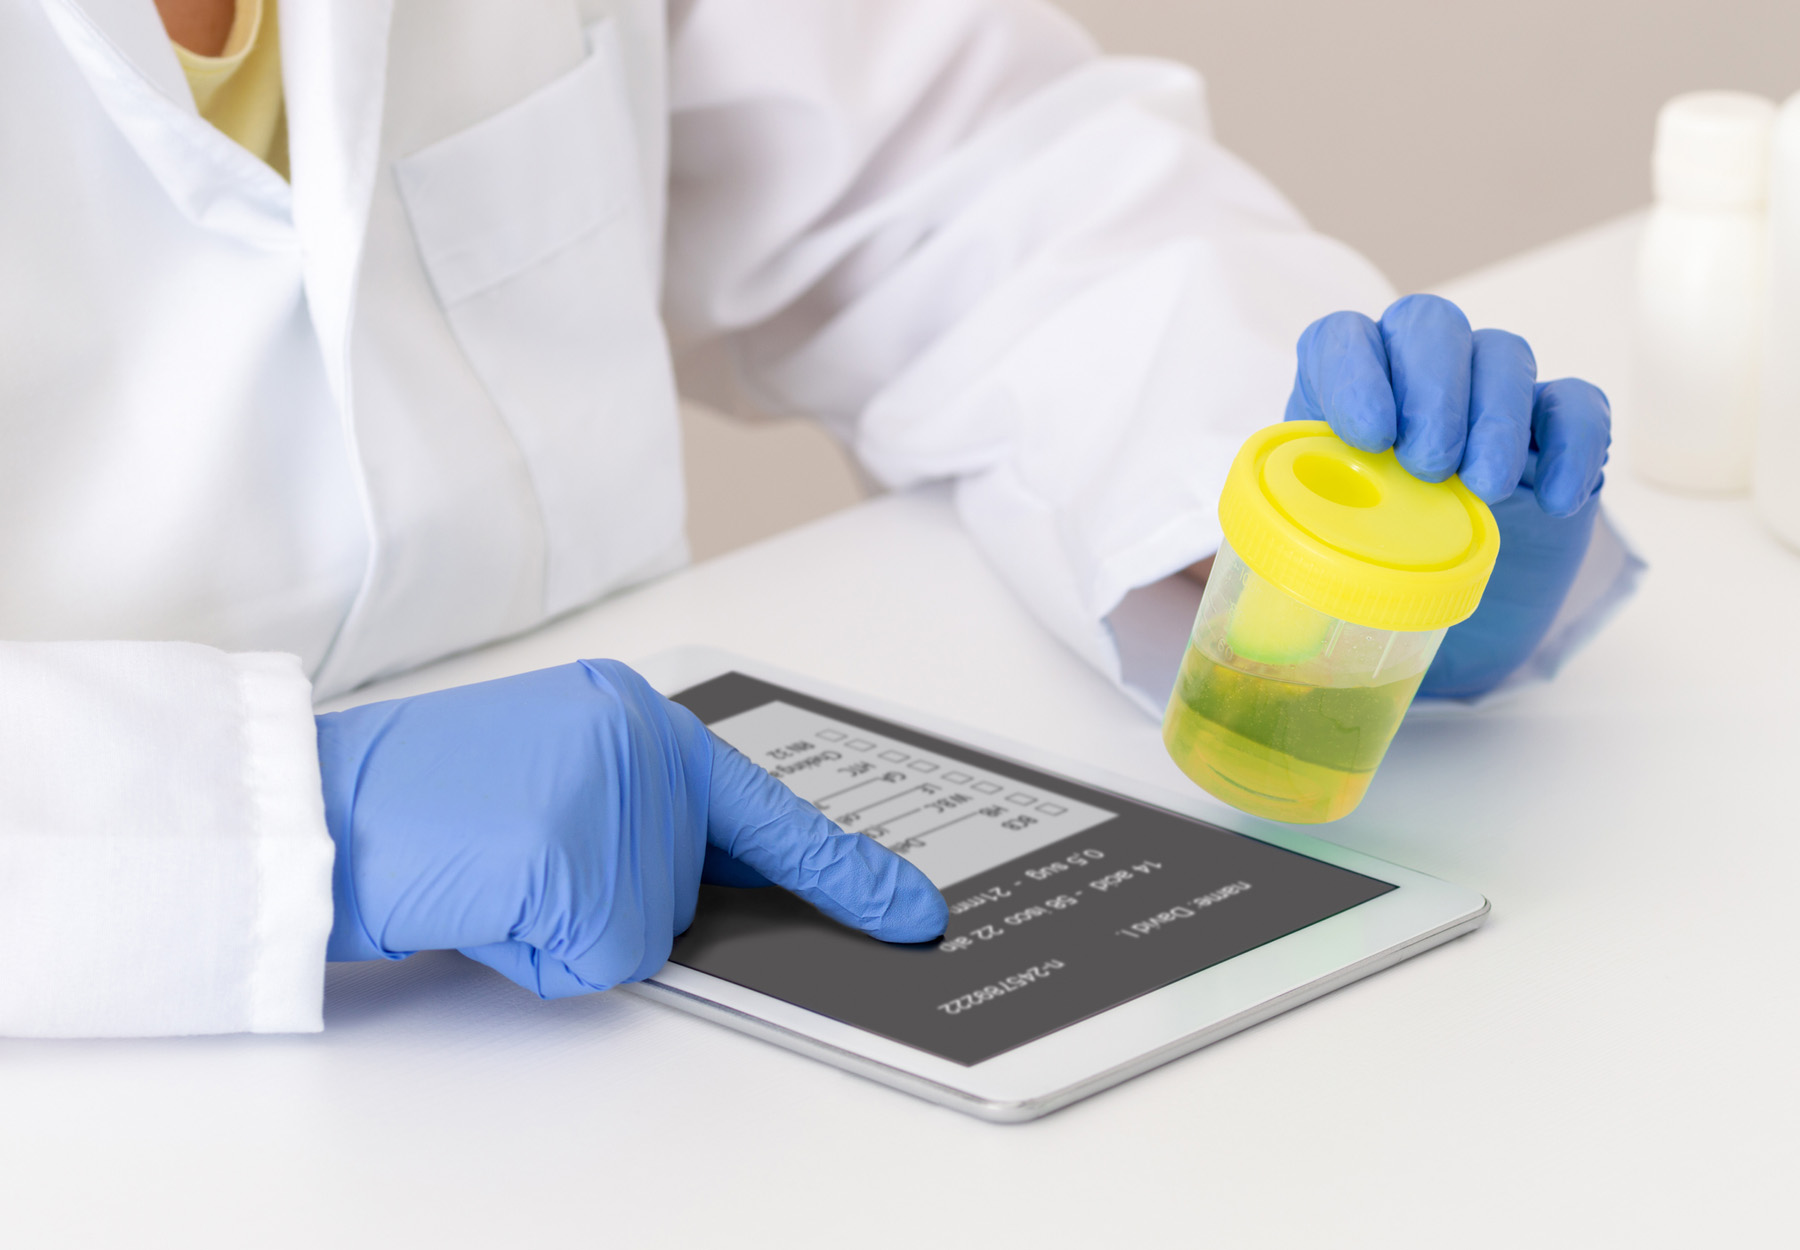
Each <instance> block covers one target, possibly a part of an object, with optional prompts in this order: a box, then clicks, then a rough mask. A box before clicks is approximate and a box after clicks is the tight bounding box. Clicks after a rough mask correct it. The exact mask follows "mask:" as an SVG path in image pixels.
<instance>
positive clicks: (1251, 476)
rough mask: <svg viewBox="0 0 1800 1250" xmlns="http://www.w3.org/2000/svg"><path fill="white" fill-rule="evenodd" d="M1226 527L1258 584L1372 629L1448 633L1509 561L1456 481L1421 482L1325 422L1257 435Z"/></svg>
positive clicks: (1236, 472)
mask: <svg viewBox="0 0 1800 1250" xmlns="http://www.w3.org/2000/svg"><path fill="white" fill-rule="evenodd" d="M1219 524H1220V525H1221V526H1222V527H1223V529H1224V531H1225V539H1226V541H1227V542H1229V543H1230V544H1231V547H1232V550H1234V551H1236V552H1237V554H1238V556H1239V557H1240V558H1241V559H1242V560H1243V561H1244V563H1245V564H1247V565H1249V566H1250V568H1251V569H1253V570H1254V571H1255V572H1256V573H1257V575H1258V576H1260V577H1262V578H1264V579H1265V580H1267V581H1269V582H1272V583H1273V584H1274V585H1276V586H1279V587H1280V588H1281V589H1282V590H1284V591H1286V592H1287V593H1288V594H1290V595H1292V596H1293V597H1294V598H1295V599H1298V600H1299V601H1300V602H1301V603H1304V604H1306V605H1307V606H1308V607H1310V608H1313V609H1315V610H1316V611H1319V612H1323V613H1325V614H1327V615H1328V616H1335V617H1337V618H1338V619H1340V620H1345V621H1349V622H1350V623H1351V624H1353V625H1362V626H1366V627H1368V628H1370V629H1397V630H1427V629H1442V628H1444V627H1445V626H1449V625H1454V624H1456V623H1457V622H1458V621H1461V620H1465V619H1467V618H1468V616H1469V615H1470V614H1471V613H1473V612H1474V611H1475V606H1476V605H1477V604H1478V603H1480V602H1481V592H1482V591H1483V590H1485V589H1486V588H1487V582H1488V575H1489V574H1491V573H1492V572H1493V571H1494V560H1495V558H1496V557H1497V556H1498V555H1499V554H1500V529H1499V527H1498V526H1497V525H1495V523H1494V514H1493V513H1492V512H1490V511H1488V506H1487V505H1486V504H1484V503H1482V502H1481V500H1479V499H1477V498H1476V497H1475V496H1474V495H1473V494H1472V493H1470V491H1469V488H1468V487H1466V486H1464V485H1463V484H1462V482H1461V481H1460V480H1458V479H1457V478H1454V477H1452V478H1450V479H1449V480H1448V481H1444V482H1422V481H1420V480H1419V479H1418V478H1416V477H1414V476H1413V475H1412V474H1410V473H1408V472H1407V471H1406V470H1405V469H1403V468H1401V467H1400V461H1399V460H1398V459H1396V458H1395V456H1394V453H1393V451H1392V450H1391V449H1390V450H1388V451H1384V452H1381V453H1380V454H1374V453H1371V452H1366V451H1358V450H1357V449H1356V448H1354V447H1351V446H1350V445H1349V444H1347V443H1345V442H1343V441H1342V440H1341V439H1339V438H1338V437H1337V435H1335V434H1333V433H1332V432H1331V427H1330V426H1329V425H1327V424H1326V423H1325V422H1323V421H1287V422H1283V423H1282V424H1280V425H1272V426H1270V427H1269V428H1268V429H1266V430H1259V431H1257V432H1256V433H1255V434H1252V435H1251V436H1250V438H1249V441H1247V442H1246V443H1245V444H1244V446H1243V448H1242V449H1241V450H1240V451H1239V452H1238V454H1237V459H1236V460H1234V461H1233V462H1232V465H1231V472H1230V473H1229V474H1227V475H1226V478H1225V490H1224V493H1223V494H1222V495H1221V496H1220V498H1219Z"/></svg>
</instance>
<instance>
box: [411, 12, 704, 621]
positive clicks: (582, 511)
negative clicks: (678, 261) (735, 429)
mask: <svg viewBox="0 0 1800 1250" xmlns="http://www.w3.org/2000/svg"><path fill="white" fill-rule="evenodd" d="M588 40H589V54H588V56H587V58H586V59H585V60H584V61H583V62H582V63H581V65H579V66H578V67H577V68H576V69H574V70H572V71H570V72H569V73H568V74H566V75H564V76H563V77H561V78H559V79H557V80H555V81H553V82H551V83H550V84H549V85H548V86H545V87H543V88H541V89H540V90H538V91H537V92H535V93H534V94H532V95H531V96H528V97H527V98H526V99H524V100H522V101H520V102H519V103H517V104H514V105H512V106H511V107H509V108H507V109H505V110H503V111H501V112H500V113H497V114H495V115H494V116H492V117H488V118H486V119H484V120H482V121H480V122H478V123H476V124H475V125H474V126H471V127H469V128H468V129H466V130H463V131H460V132H458V133H456V134H454V135H451V136H450V137H449V138H447V139H444V140H441V141H439V142H437V143H434V144H432V145H431V146H430V147H427V148H424V149H422V150H421V151H418V152H415V153H413V154H412V155H410V156H407V157H404V158H402V159H400V160H399V161H398V162H396V165H395V176H396V180H397V182H398V185H399V189H400V195H401V198H402V200H403V201H404V203H405V205H406V211H407V216H408V218H409V219H410V221H411V223H412V230H413V236H414V238H415V239H416V240H417V243H418V247H419V253H420V256H421V257H422V259H423V261H424V265H425V269H426V272H427V273H428V274H429V275H430V279H431V283H432V286H433V288H434V289H435V291H436V293H437V297H438V300H439V302H440V303H441V304H442V306H443V309H444V313H445V316H446V317H447V319H448V320H449V322H450V326H451V329H452V330H453V331H454V333H455V334H456V337H457V340H458V342H459V343H460V345H461V347H462V350H463V352H464V354H465V355H466V356H467V357H468V359H469V361H470V364H471V365H472V366H473V368H474V370H475V372H476V374H477V375H478V376H479V377H480V379H481V381H482V383H483V385H484V386H485V387H486V388H487V390H488V393H489V394H490V396H491V397H492V398H493V400H494V403H495V405H496V406H497V407H498V408H499V409H500V411H501V413H502V415H503V416H504V418H505V420H506V422H507V425H508V427H509V429H510V430H511V432H512V435H513V438H514V439H515V440H516V441H517V443H518V445H519V448H520V450H521V452H522V454H523V456H524V458H525V462H526V464H527V466H528V467H529V470H530V473H531V476H532V483H533V486H534V487H535V489H536V491H537V496H538V503H539V507H540V509H541V511H542V514H543V519H544V526H545V532H546V540H547V547H548V554H547V561H546V568H545V577H544V587H545V590H544V598H545V604H544V610H545V612H546V614H554V613H557V612H560V611H563V610H565V609H567V608H570V607H573V606H576V605H577V604H581V603H584V602H587V601H589V600H591V599H593V598H595V597H597V596H598V595H600V594H602V593H604V592H605V591H606V590H608V589H610V588H612V587H614V586H617V585H620V584H621V583H623V582H625V581H628V580H630V579H632V578H633V577H634V576H643V575H647V574H648V573H651V572H654V571H657V569H658V568H659V567H661V566H663V565H666V564H667V563H668V562H670V560H671V559H673V558H678V554H679V551H680V544H681V532H682V517H683V499H682V486H681V463H680V456H681V450H680V433H679V426H678V423H677V418H676V400H675V386H674V378H673V373H672V371H671V368H670V364H669V353H668V346H667V342H666V340H665V338H664V336H663V331H662V323H661V320H660V318H659V315H658V300H657V271H658V257H657V255H656V251H655V243H654V240H655V239H656V237H657V233H656V231H655V229H654V228H653V226H652V223H650V222H649V221H648V220H647V210H646V207H645V198H646V197H645V188H644V186H643V184H642V181H641V177H642V176H641V174H640V169H641V166H640V162H639V159H638V155H639V154H638V150H637V143H636V139H635V138H634V134H633V130H632V126H631V115H630V111H629V104H628V102H627V95H626V89H625V77H624V64H623V59H622V56H621V54H620V46H619V40H618V34H617V30H616V27H615V26H614V24H613V23H611V22H607V23H602V24H600V25H597V26H595V27H592V28H590V29H589V32H588Z"/></svg>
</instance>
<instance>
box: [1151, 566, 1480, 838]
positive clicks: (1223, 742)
mask: <svg viewBox="0 0 1800 1250" xmlns="http://www.w3.org/2000/svg"><path fill="white" fill-rule="evenodd" d="M1445 632H1446V631H1445V630H1443V629H1429V630H1420V631H1416V632H1414V631H1402V630H1395V629H1370V628H1368V627H1367V626H1363V625H1352V624H1350V623H1349V622H1348V621H1344V620H1340V619H1338V618H1337V617H1335V616H1327V615H1326V614H1325V613H1323V612H1319V611H1317V610H1315V609H1313V608H1310V607H1308V606H1306V605H1305V604H1304V603H1301V602H1300V601H1299V600H1297V599H1294V598H1292V597H1291V596H1289V595H1287V594H1286V593H1284V592H1283V591H1282V590H1281V589H1279V588H1278V587H1276V586H1275V585H1273V584H1272V583H1270V582H1268V581H1266V580H1264V579H1263V578H1261V577H1259V576H1257V575H1256V573H1254V572H1253V571H1252V570H1251V569H1250V568H1249V566H1248V565H1246V564H1245V563H1244V562H1243V561H1242V560H1240V559H1238V557H1237V553H1236V552H1234V551H1232V549H1231V546H1230V544H1229V543H1227V544H1225V545H1224V546H1222V547H1220V548H1219V554H1218V556H1217V558H1216V559H1215V560H1214V561H1213V568H1212V575H1211V576H1210V577H1208V578H1207V582H1206V593H1205V595H1204V596H1203V597H1202V598H1201V600H1200V612H1199V615H1198V616H1196V617H1195V619H1194V632H1193V634H1192V635H1191V636H1190V637H1189V639H1188V647H1187V654H1186V655H1185V656H1184V657H1183V658H1182V662H1181V676H1180V677H1179V678H1177V679H1176V682H1175V690H1174V693H1173V694H1172V695H1171V696H1170V698H1169V708H1168V712H1167V714H1166V715H1165V716H1164V717H1163V743H1164V745H1165V746H1167V747H1168V749H1169V755H1170V757H1171V758H1173V759H1174V761H1175V763H1176V764H1177V765H1179V766H1180V768H1181V771H1182V772H1184V773H1186V774H1187V775H1188V776H1189V777H1191V778H1192V779H1193V780H1194V781H1195V782H1196V783H1197V784H1198V785H1199V786H1200V787H1201V789H1203V790H1205V791H1206V792H1207V793H1209V794H1211V795H1213V796H1214V797H1216V798H1220V799H1223V800H1224V801H1225V802H1227V803H1230V804H1231V805H1232V806H1233V807H1236V808H1239V809H1241V810H1243V811H1246V812H1250V813H1251V814H1253V815H1257V816H1267V817H1269V818H1271V819H1274V820H1285V821H1292V822H1294V823H1296V824H1317V823H1319V822H1321V821H1327V820H1336V819H1338V817H1340V816H1343V815H1346V814H1347V813H1349V812H1350V811H1352V810H1353V809H1354V808H1355V807H1356V805H1357V804H1358V803H1360V802H1362V797H1363V794H1364V793H1365V792H1366V791H1367V790H1368V788H1369V782H1370V781H1371V780H1373V779H1374V776H1375V769H1376V768H1377V767H1378V766H1379V765H1380V764H1381V758H1382V756H1384V755H1385V754H1387V749H1388V743H1389V742H1391V741H1393V737H1394V731H1395V730H1396V729H1398V728H1399V727H1400V719H1401V717H1403V716H1405V715H1406V709H1407V708H1408V706H1410V705H1411V703H1412V699H1413V694H1414V693H1415V692H1416V691H1417V690H1418V689H1419V682H1420V680H1421V679H1423V678H1424V676H1425V670H1426V669H1427V668H1429V667H1430V666H1431V660H1432V657H1433V656H1435V655H1436V654H1437V649H1438V644H1439V643H1441V642H1442V641H1443V640H1444V634H1445Z"/></svg>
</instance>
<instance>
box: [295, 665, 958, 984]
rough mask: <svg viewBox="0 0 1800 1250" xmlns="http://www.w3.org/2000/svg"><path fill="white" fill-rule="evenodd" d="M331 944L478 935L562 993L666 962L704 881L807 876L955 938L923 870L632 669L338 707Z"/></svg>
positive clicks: (499, 955) (832, 896)
mask: <svg viewBox="0 0 1800 1250" xmlns="http://www.w3.org/2000/svg"><path fill="white" fill-rule="evenodd" d="M318 730H319V763H320V767H321V770H322V772H323V776H324V788H325V817H326V823H327V825H329V827H330V829H331V836H332V838H333V840H334V841H335V842H336V843H337V864H336V868H335V870H334V875H333V882H332V895H333V899H334V902H335V904H336V910H337V914H336V919H335V921H334V923H333V925H332V930H331V941H330V945H329V948H328V950H327V956H328V957H329V958H331V959H376V958H384V957H385V958H388V959H399V958H402V957H404V956H405V955H408V954H410V953H412V952H413V951H419V950H447V949H455V950H460V951H461V952H462V953H463V954H465V955H467V956H468V957H469V958H471V959H475V960H479V961H480V962H482V963H484V964H487V965H488V966H489V967H492V968H495V969H498V970H499V971H500V972H503V973H505V974H506V975H507V976H509V977H511V978H512V979H513V980H514V981H517V982H518V983H519V984H520V985H523V986H525V987H526V988H527V989H529V990H533V991H535V992H536V993H538V994H539V995H541V996H542V997H545V998H561V997H564V996H567V995H571V994H583V993H587V992H589V991H591V990H603V989H606V988H608V987H609V986H613V985H617V984H619V983H620V982H622V981H635V980H640V979H642V978H644V977H647V976H649V975H650V974H651V973H653V972H655V971H656V970H657V969H658V968H660V967H661V966H662V965H663V963H664V961H665V960H666V959H667V958H668V956H669V948H670V945H671V943H672V941H673V939H674V937H675V935H676V934H678V933H680V932H681V931H682V930H684V929H686V928H687V927H688V925H689V924H691V923H692V922H693V919H694V905H695V900H696V897H697V894H698V891H699V887H700V883H701V881H702V880H705V881H707V882H711V883H714V884H719V885H766V884H769V883H770V882H773V883H775V884H777V885H781V886H785V887H786V888H788V889H789V890H792V891H793V892H794V893H795V894H798V895H799V896H800V897H801V898H803V899H805V900H806V901H807V902H809V903H811V904H812V905H813V906H815V907H817V908H818V909H819V910H820V911H822V912H824V913H825V914H826V915H827V916H830V917H831V918H832V919H833V920H836V921H839V922H840V923H842V924H846V925H850V926H852V927H855V928H859V929H863V930H866V931H867V932H869V933H871V934H873V935H874V936H875V937H878V938H882V939H884V940H886V941H892V942H920V941H925V940H928V939H930V938H935V937H937V936H938V935H939V934H941V933H942V932H943V931H944V924H945V921H946V919H947V916H948V913H947V909H946V908H945V905H944V898H943V896H942V895H941V894H939V893H938V891H937V889H936V888H935V887H934V886H933V885H932V884H931V882H930V881H929V880H928V879H927V878H926V876H925V874H924V873H922V872H920V871H919V870H918V869H917V868H915V867H914V866H913V865H912V864H910V863H908V862H907V861H906V860H904V859H901V858H900V857H899V856H898V855H895V854H894V853H893V852H891V851H889V850H886V849H885V848H883V847H881V846H879V845H877V844H876V843H875V842H873V841H871V840H870V839H868V838H866V837H863V836H862V835H861V834H851V833H843V832H840V831H839V830H838V828H837V826H835V825H833V824H832V823H831V822H830V821H828V820H826V819H825V818H824V817H823V816H821V815H820V814H819V813H818V812H817V811H816V810H815V809H814V808H813V807H812V806H811V805H810V804H807V803H805V802H802V801H801V800H800V799H798V798H796V797H795V796H794V794H793V792H792V791H790V790H788V789H787V788H786V787H785V786H783V785H782V784H781V783H780V782H778V781H776V780H775V779H774V778H772V777H770V776H769V774H768V773H766V772H764V771H763V770H762V769H760V768H758V767H757V766H756V765H755V764H752V763H751V762H750V761H749V760H748V759H746V758H744V756H742V755H740V754H738V752H737V751H735V750H733V749H732V748H731V747H730V746H728V745H727V744H726V743H724V742H723V741H721V740H720V739H719V738H717V737H716V736H714V735H713V734H712V732H711V731H709V730H708V729H707V728H706V726H704V725H702V724H701V723H700V721H699V720H698V719H697V718H696V717H695V716H694V715H693V713H691V712H689V711H688V710H687V709H686V708H684V707H681V706H679V705H677V704H674V703H671V702H669V701H668V700H667V699H665V698H663V697H662V696H661V695H660V694H658V693H656V691H654V690H652V689H651V688H650V686H649V684H648V683H647V682H645V681H644V679H643V678H641V677H639V676H638V675H637V674H636V673H634V672H632V671H631V670H630V669H629V668H626V667H625V666H624V665H622V664H617V663H613V662H611V661H604V660H583V661H581V662H580V663H578V664H567V665H564V666H562V667H560V668H547V669H543V670H540V671H539V672H535V673H524V674H521V675H519V676H517V677H508V678H504V679H502V680H500V681H490V682H483V683H481V684H480V685H474V686H460V687H457V688H455V689H451V690H441V691H438V692H436V693H434V694H424V695H419V696H417V697H415V698H411V699H397V700H394V701H392V702H388V703H372V704H368V705H366V706H364V707H358V708H352V709H351V710H349V711H347V712H333V713H330V714H328V715H324V716H320V717H319V718H318Z"/></svg>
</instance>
